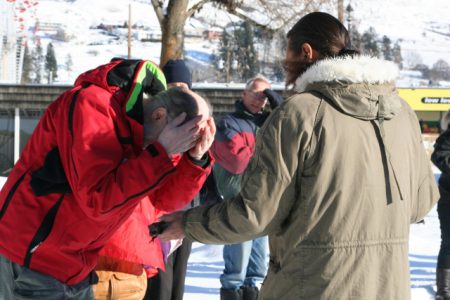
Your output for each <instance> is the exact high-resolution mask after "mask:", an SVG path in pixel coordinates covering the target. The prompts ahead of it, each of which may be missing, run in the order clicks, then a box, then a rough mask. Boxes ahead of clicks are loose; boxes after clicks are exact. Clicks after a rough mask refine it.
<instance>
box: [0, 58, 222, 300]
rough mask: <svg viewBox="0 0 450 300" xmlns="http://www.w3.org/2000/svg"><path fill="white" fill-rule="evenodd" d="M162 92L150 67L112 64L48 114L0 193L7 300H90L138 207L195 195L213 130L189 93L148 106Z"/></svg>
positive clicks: (81, 81) (1, 287)
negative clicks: (107, 253)
mask: <svg viewBox="0 0 450 300" xmlns="http://www.w3.org/2000/svg"><path fill="white" fill-rule="evenodd" d="M164 88H165V79H164V76H163V75H162V73H161V71H160V70H159V68H158V67H157V66H156V65H155V64H153V63H152V62H150V61H140V60H114V61H112V62H111V63H108V64H106V65H103V66H100V67H98V68H96V69H93V70H90V71H88V72H86V73H84V74H82V75H80V76H79V77H78V79H77V80H76V82H75V87H74V88H72V89H71V90H69V91H67V92H65V93H63V94H62V95H61V96H60V97H59V98H58V99H57V100H56V101H55V102H53V103H52V104H51V105H50V106H49V107H48V109H47V111H46V113H45V114H44V116H43V117H42V118H41V120H40V122H39V124H38V125H37V127H36V129H35V131H34V132H33V135H32V136H31V138H30V140H29V141H28V143H27V145H26V147H25V148H24V150H23V152H22V155H21V157H20V159H19V161H18V162H17V163H16V165H15V166H14V169H13V170H12V172H11V174H10V175H9V177H8V180H7V182H6V183H5V185H4V187H3V189H2V190H1V192H0V274H1V275H0V298H1V299H14V298H17V297H26V298H29V299H36V298H38V297H39V299H67V298H70V299H91V298H92V290H91V288H90V284H92V283H94V282H95V281H96V278H95V273H94V272H93V269H94V267H95V265H96V263H97V258H98V254H99V251H100V249H102V247H103V245H104V244H105V243H106V242H107V240H108V239H109V238H110V237H111V235H112V234H113V233H114V232H115V230H117V229H118V228H119V226H120V225H121V224H122V223H123V222H124V221H125V220H126V219H127V218H128V217H129V216H130V214H131V213H132V212H133V210H134V208H135V207H136V205H138V204H139V202H140V201H141V199H143V198H144V197H145V196H149V198H151V199H157V201H170V199H171V198H172V197H174V196H175V195H176V194H177V193H175V192H176V191H175V190H174V189H173V188H167V187H173V186H175V187H176V186H180V185H181V186H183V185H186V184H189V185H191V184H194V185H196V186H197V188H196V189H192V190H191V192H190V193H186V194H183V195H182V196H181V198H184V199H183V201H177V202H176V204H175V202H174V204H173V205H172V207H169V210H176V209H179V208H181V207H183V206H184V205H185V204H186V203H187V202H188V201H189V200H190V199H192V197H193V196H194V195H195V194H196V193H197V192H198V190H199V189H200V187H201V186H202V184H203V182H204V180H205V178H206V176H207V174H208V173H209V169H210V167H209V166H210V164H211V162H212V160H211V158H210V157H209V155H208V154H207V151H208V148H209V146H210V145H211V143H212V140H213V137H214V133H215V127H214V122H213V121H212V119H211V118H208V117H206V116H209V112H208V106H207V104H206V102H205V101H204V100H203V99H202V98H201V97H200V96H198V95H197V94H195V93H193V92H190V91H182V90H170V91H167V92H163V93H166V94H164V95H162V94H160V95H161V97H159V98H158V99H156V98H155V100H153V99H151V98H148V97H146V95H148V94H150V95H151V94H156V93H157V92H158V91H160V90H163V89H164ZM168 98H169V99H172V100H174V101H173V102H174V103H183V105H178V106H177V105H175V106H173V107H172V109H168V108H167V105H166V104H167V103H166V102H167V101H163V99H166V100H167V99H168ZM157 100H158V101H157ZM163 102H164V103H163ZM186 104H187V105H189V106H191V109H189V110H187V109H186ZM177 153H185V154H183V155H182V157H181V159H180V160H179V162H178V164H176V165H175V163H174V161H173V160H172V159H171V157H172V156H173V155H174V154H177ZM177 197H180V196H179V195H177ZM152 204H153V205H154V206H155V207H157V206H158V203H156V202H155V203H152ZM166 209H167V205H166Z"/></svg>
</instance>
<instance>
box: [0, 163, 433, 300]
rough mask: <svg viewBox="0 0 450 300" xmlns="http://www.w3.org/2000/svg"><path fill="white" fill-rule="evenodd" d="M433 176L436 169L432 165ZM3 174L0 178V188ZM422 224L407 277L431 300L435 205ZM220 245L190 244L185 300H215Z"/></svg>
mask: <svg viewBox="0 0 450 300" xmlns="http://www.w3.org/2000/svg"><path fill="white" fill-rule="evenodd" d="M433 171H434V172H435V176H436V178H437V177H438V176H439V171H438V170H437V169H436V168H435V167H433ZM5 181H6V177H0V188H1V187H2V186H3V184H4V182H5ZM424 220H425V223H424V224H422V223H419V224H413V225H411V233H410V242H409V245H410V250H409V262H410V276H411V299H412V300H432V299H434V293H435V291H436V286H435V276H436V261H437V254H438V252H439V243H440V229H439V219H438V216H437V211H436V207H434V208H433V209H432V211H431V212H430V213H429V214H428V215H427V216H426V217H425V219H424ZM222 248H223V246H221V245H203V244H200V243H193V245H192V252H191V255H190V257H189V262H188V270H187V275H186V286H185V297H184V299H185V300H198V299H201V300H213V299H214V300H216V299H219V290H220V281H219V277H220V274H221V273H222V270H223V266H224V264H223V259H222Z"/></svg>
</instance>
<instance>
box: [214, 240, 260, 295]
mask: <svg viewBox="0 0 450 300" xmlns="http://www.w3.org/2000/svg"><path fill="white" fill-rule="evenodd" d="M267 253H268V247H267V236H264V237H260V238H257V239H255V240H253V241H247V242H243V243H240V244H231V245H224V247H223V259H224V261H225V269H224V270H223V273H222V275H221V276H220V282H221V283H222V288H223V289H233V290H236V289H239V288H240V287H241V286H243V285H246V286H256V285H257V284H258V283H260V282H261V281H262V280H263V279H264V277H265V276H266V272H267Z"/></svg>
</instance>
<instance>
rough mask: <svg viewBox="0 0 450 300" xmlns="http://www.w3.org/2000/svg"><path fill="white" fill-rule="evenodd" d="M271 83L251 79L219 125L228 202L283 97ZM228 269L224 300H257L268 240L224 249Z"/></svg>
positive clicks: (218, 152) (220, 181)
mask: <svg viewBox="0 0 450 300" xmlns="http://www.w3.org/2000/svg"><path fill="white" fill-rule="evenodd" d="M270 88H271V86H270V83H269V81H268V80H267V79H266V78H265V77H263V76H261V75H258V76H256V77H255V78H252V79H251V80H249V81H248V82H247V84H246V86H245V90H244V91H243V92H242V99H241V100H239V101H237V102H236V104H235V111H234V112H233V113H230V114H227V115H226V116H224V117H223V118H222V119H221V120H220V122H219V123H218V125H217V135H216V139H215V141H214V143H213V145H212V147H211V151H212V153H213V156H214V157H215V159H216V161H217V163H216V164H215V165H214V177H215V180H216V182H217V188H218V190H219V193H220V194H221V195H222V196H223V198H224V200H228V199H231V198H233V197H234V196H236V195H237V194H238V193H239V191H240V189H241V177H242V173H243V172H244V170H245V169H246V168H247V165H248V163H249V161H250V158H251V157H252V155H253V151H254V147H255V143H256V133H257V131H258V129H259V128H260V126H261V125H262V124H263V123H264V121H265V120H266V118H267V117H268V115H269V112H268V111H263V110H264V108H265V106H266V104H267V102H269V103H270V106H271V108H272V109H274V108H276V107H277V106H278V105H279V104H280V103H281V101H282V97H281V96H279V95H278V94H277V93H276V92H274V91H272V90H271V89H270ZM223 258H224V261H225V269H224V271H223V274H222V275H221V276H220V282H221V284H222V288H221V290H220V298H221V299H222V300H234V299H245V300H253V299H255V300H256V299H257V296H258V287H257V285H258V284H259V283H260V282H261V281H262V279H263V278H264V276H265V275H266V272H267V262H266V258H267V237H266V236H264V237H261V238H257V239H255V240H252V241H246V242H243V243H237V244H228V245H225V246H224V248H223Z"/></svg>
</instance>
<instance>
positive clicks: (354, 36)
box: [349, 26, 363, 52]
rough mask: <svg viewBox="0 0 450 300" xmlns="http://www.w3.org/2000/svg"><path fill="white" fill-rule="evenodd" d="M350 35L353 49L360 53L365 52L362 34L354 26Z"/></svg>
mask: <svg viewBox="0 0 450 300" xmlns="http://www.w3.org/2000/svg"><path fill="white" fill-rule="evenodd" d="M349 34H350V43H351V45H352V48H353V49H355V50H358V51H359V52H363V48H362V41H361V39H362V37H361V33H359V31H358V30H357V29H356V28H355V27H354V26H352V30H351V31H350V32H349Z"/></svg>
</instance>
